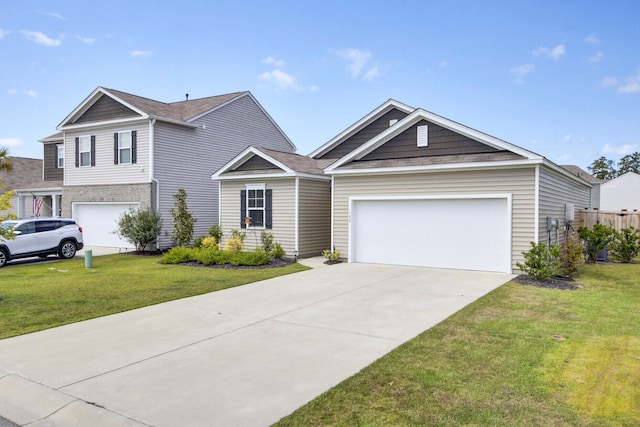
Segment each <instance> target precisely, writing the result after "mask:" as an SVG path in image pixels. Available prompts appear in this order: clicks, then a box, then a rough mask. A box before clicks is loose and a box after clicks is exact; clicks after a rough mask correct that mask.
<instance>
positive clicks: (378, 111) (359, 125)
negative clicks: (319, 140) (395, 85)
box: [309, 99, 415, 157]
mask: <svg viewBox="0 0 640 427" xmlns="http://www.w3.org/2000/svg"><path fill="white" fill-rule="evenodd" d="M393 108H396V109H398V110H400V111H403V112H405V113H407V114H410V113H411V112H412V111H414V110H415V108H413V107H410V106H408V105H406V104H403V103H401V102H398V101H396V100H394V99H389V100H387V101H386V102H384V103H383V104H382V105H380V106H378V107H377V108H375V109H374V110H373V111H371V112H370V113H369V114H367V115H366V116H364V117H363V118H361V119H360V120H358V121H357V122H355V123H354V124H352V125H351V126H349V127H348V128H347V129H345V130H344V131H342V132H341V133H339V134H338V135H336V136H335V137H333V138H331V139H330V140H329V141H328V142H327V143H325V144H324V145H322V146H321V147H319V148H317V149H315V150H314V151H313V152H311V153H310V154H309V157H318V156H321V155H322V154H325V153H326V152H328V151H330V150H331V149H333V148H334V147H335V146H337V145H339V144H340V143H342V142H343V140H344V139H346V138H348V137H350V136H352V135H353V134H355V133H357V132H358V131H360V130H362V129H363V128H365V127H366V126H367V125H369V124H371V122H373V121H374V120H376V119H378V118H379V117H380V116H382V115H383V114H385V113H387V112H388V111H390V110H392V109H393ZM396 124H397V123H396ZM393 126H395V124H394V125H393Z"/></svg>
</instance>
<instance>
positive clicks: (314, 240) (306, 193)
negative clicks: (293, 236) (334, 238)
mask: <svg viewBox="0 0 640 427" xmlns="http://www.w3.org/2000/svg"><path fill="white" fill-rule="evenodd" d="M298 209H299V213H298V254H299V256H301V257H311V256H320V255H321V254H322V251H323V250H324V249H329V248H330V247H331V181H328V180H322V181H320V180H312V179H305V178H300V181H299V184H298Z"/></svg>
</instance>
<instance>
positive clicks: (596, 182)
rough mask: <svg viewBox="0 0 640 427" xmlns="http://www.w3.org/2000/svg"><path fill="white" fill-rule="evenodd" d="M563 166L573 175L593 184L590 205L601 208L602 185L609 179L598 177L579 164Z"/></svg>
mask: <svg viewBox="0 0 640 427" xmlns="http://www.w3.org/2000/svg"><path fill="white" fill-rule="evenodd" d="M562 167H563V168H564V169H566V170H568V171H569V172H570V173H572V174H573V175H575V176H577V177H579V178H582V179H584V180H585V181H587V182H588V183H589V184H591V185H592V186H593V188H591V205H590V206H589V207H590V208H595V209H599V208H600V185H602V184H603V183H605V182H607V180H606V179H600V178H596V177H595V176H593V175H591V174H590V173H589V172H587V171H585V170H584V169H581V168H580V167H579V166H575V165H563V166H562Z"/></svg>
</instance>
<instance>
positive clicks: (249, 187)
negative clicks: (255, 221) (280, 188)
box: [244, 182, 273, 230]
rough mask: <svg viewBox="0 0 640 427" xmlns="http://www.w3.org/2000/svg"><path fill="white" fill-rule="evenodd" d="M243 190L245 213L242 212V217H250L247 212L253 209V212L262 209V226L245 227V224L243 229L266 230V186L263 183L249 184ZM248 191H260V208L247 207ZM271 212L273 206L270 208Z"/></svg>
mask: <svg viewBox="0 0 640 427" xmlns="http://www.w3.org/2000/svg"><path fill="white" fill-rule="evenodd" d="M244 189H245V212H244V217H245V218H247V217H249V218H250V217H251V215H249V210H250V209H253V210H260V209H262V225H247V224H245V229H246V230H266V228H267V186H266V184H265V183H264V182H262V183H250V184H245V185H244ZM250 190H262V208H258V207H254V208H250V207H249V191H250ZM271 210H272V211H273V206H272V207H271Z"/></svg>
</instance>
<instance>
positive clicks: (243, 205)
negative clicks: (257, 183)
mask: <svg viewBox="0 0 640 427" xmlns="http://www.w3.org/2000/svg"><path fill="white" fill-rule="evenodd" d="M246 216H247V190H241V191H240V228H247V224H246V223H245V222H244V219H245V218H246Z"/></svg>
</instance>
